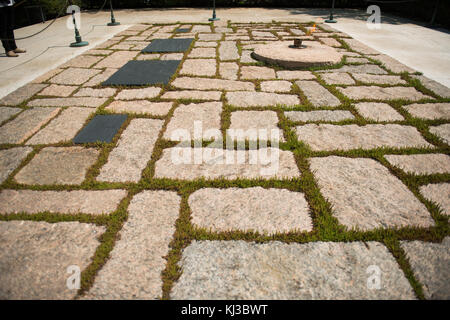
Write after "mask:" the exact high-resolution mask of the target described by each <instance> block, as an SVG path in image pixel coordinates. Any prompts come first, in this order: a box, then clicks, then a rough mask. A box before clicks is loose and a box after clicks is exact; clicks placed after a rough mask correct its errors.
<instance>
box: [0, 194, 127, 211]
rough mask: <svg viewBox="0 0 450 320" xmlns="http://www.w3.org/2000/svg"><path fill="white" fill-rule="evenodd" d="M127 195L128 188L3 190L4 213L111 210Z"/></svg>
mask: <svg viewBox="0 0 450 320" xmlns="http://www.w3.org/2000/svg"><path fill="white" fill-rule="evenodd" d="M126 195H127V191H126V190H101V191H84V190H74V191H33V190H2V191H1V192H0V213H7V214H9V213H21V212H22V213H23V212H25V213H28V214H35V213H40V212H46V211H47V212H52V213H62V214H77V213H85V214H94V215H96V214H110V213H112V212H113V211H115V210H117V207H118V205H119V203H120V201H121V200H122V199H123V198H125V197H126ZM98 199H102V201H98Z"/></svg>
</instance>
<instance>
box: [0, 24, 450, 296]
mask: <svg viewBox="0 0 450 320" xmlns="http://www.w3.org/2000/svg"><path fill="white" fill-rule="evenodd" d="M308 26H311V24H306V23H304V24H300V23H293V22H289V23H287V22H275V21H274V22H272V23H252V24H250V23H248V24H246V23H232V22H231V21H217V22H215V23H211V24H200V23H191V24H187V23H183V24H167V25H151V24H138V25H133V26H131V27H130V28H128V29H127V30H125V31H122V32H120V33H118V34H117V35H115V36H114V37H113V38H111V39H109V40H108V41H106V42H105V43H103V44H101V45H99V46H97V47H96V48H94V49H91V50H89V51H87V52H85V53H84V54H82V55H80V56H78V57H76V58H74V59H72V60H70V61H69V62H67V63H65V64H63V65H61V66H59V67H58V68H57V69H55V70H52V71H50V72H48V73H47V74H45V75H43V76H41V77H39V78H37V79H35V80H34V81H32V82H31V83H29V84H27V85H25V86H24V87H22V88H19V89H18V90H16V91H14V92H13V93H11V94H9V95H8V96H6V97H4V98H3V99H0V299H36V298H37V299H450V281H449V280H450V229H449V220H448V219H449V218H448V216H449V214H450V156H449V155H450V146H449V143H450V88H447V87H445V86H443V85H441V84H439V83H437V82H435V81H433V80H430V79H428V78H425V77H424V76H422V75H421V74H420V73H418V72H416V71H415V70H413V69H411V68H409V67H407V66H405V65H403V64H401V63H400V62H398V61H396V60H395V59H393V58H391V57H389V56H386V55H383V54H381V53H379V52H377V51H376V50H374V49H372V48H370V47H368V46H366V45H364V44H362V43H360V42H358V41H357V40H354V39H352V38H350V37H349V36H348V35H347V34H344V33H342V32H338V31H336V30H334V29H332V28H330V26H328V25H324V24H320V25H318V29H317V30H316V31H315V33H313V34H312V35H306V31H307V30H306V27H308ZM179 28H182V29H185V28H187V29H189V31H188V32H187V33H178V32H176V30H177V29H179ZM169 38H170V39H180V38H192V39H194V41H193V42H192V44H191V46H190V47H189V49H188V50H187V51H185V52H175V53H142V52H141V50H142V49H144V48H146V47H147V45H148V44H149V43H151V41H152V40H154V39H169ZM294 38H300V39H304V40H308V41H313V42H315V43H317V44H322V45H325V46H328V47H330V48H334V49H335V50H337V51H338V52H339V53H340V54H342V55H343V58H342V60H341V61H340V62H339V63H338V64H337V65H333V66H328V67H322V68H320V67H315V68H310V69H303V70H287V69H284V68H282V67H279V66H274V65H268V64H265V63H262V62H259V61H257V60H255V59H253V56H252V52H253V50H255V49H256V48H258V46H260V45H264V44H267V43H271V42H274V41H288V40H293V39H294ZM131 60H135V61H150V60H152V61H153V60H154V61H158V60H163V61H165V60H181V63H180V64H179V67H178V69H177V70H176V72H175V74H174V75H173V76H172V77H171V78H170V81H169V83H168V84H167V85H159V84H156V85H147V86H142V87H138V86H105V85H102V83H103V82H104V81H106V80H107V79H108V78H109V77H110V76H111V75H113V74H114V73H115V72H116V71H118V70H119V69H120V68H122V67H123V66H124V65H126V64H127V63H128V62H129V61H131ZM110 114H126V115H127V119H126V121H125V122H124V123H123V125H122V126H121V128H120V129H119V131H118V132H117V134H115V136H114V138H113V140H112V142H110V143H107V142H96V143H87V144H75V143H74V142H73V139H74V137H75V136H77V134H78V133H79V132H80V131H81V130H82V129H83V128H85V126H86V125H87V124H88V123H89V122H90V121H91V120H92V119H93V118H94V116H98V115H110ZM239 130H241V131H243V134H239V132H238V131H239ZM252 130H255V131H252ZM264 132H265V133H267V134H266V135H264V134H263V133H264ZM241 133H242V132H241ZM272 133H273V134H272ZM236 149H237V150H236ZM74 266H75V269H76V270H79V271H80V272H81V274H80V277H81V278H80V279H81V281H80V287H79V288H77V287H75V288H74V287H71V286H67V283H68V281H69V280H70V279H73V278H70V277H72V275H73V273H72V271H70V270H73V267H74ZM68 268H69V269H68ZM71 268H72V269H71ZM77 268H78V269H77ZM75 275H76V274H75ZM69 278H70V279H69ZM75 282H76V280H75Z"/></svg>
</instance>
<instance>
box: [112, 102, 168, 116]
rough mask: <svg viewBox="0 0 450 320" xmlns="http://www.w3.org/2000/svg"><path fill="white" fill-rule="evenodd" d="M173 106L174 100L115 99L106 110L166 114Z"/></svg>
mask: <svg viewBox="0 0 450 320" xmlns="http://www.w3.org/2000/svg"><path fill="white" fill-rule="evenodd" d="M172 106H173V102H150V101H148V100H135V101H122V100H117V101H113V102H112V103H111V104H110V105H109V106H107V107H106V108H105V110H108V111H112V112H116V113H136V114H152V115H155V116H165V115H166V114H167V113H168V112H169V111H170V109H171V108H172Z"/></svg>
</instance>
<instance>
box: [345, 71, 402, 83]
mask: <svg viewBox="0 0 450 320" xmlns="http://www.w3.org/2000/svg"><path fill="white" fill-rule="evenodd" d="M352 75H353V78H355V79H356V80H358V81H361V82H363V83H376V84H393V85H394V84H406V81H405V80H403V79H402V78H401V77H400V76H386V75H378V74H365V73H354V74H352Z"/></svg>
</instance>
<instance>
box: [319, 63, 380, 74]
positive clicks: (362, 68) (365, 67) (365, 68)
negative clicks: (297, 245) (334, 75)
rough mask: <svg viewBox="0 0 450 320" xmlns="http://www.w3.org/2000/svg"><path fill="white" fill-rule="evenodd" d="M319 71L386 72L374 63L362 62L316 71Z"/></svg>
mask: <svg viewBox="0 0 450 320" xmlns="http://www.w3.org/2000/svg"><path fill="white" fill-rule="evenodd" d="M317 72H319V73H323V72H325V73H328V72H338V73H341V72H348V73H351V74H354V73H364V74H366V73H372V74H387V71H386V70H384V69H382V68H380V67H379V66H377V65H376V64H362V65H357V66H349V65H347V66H343V67H341V68H338V69H330V70H321V71H317Z"/></svg>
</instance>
